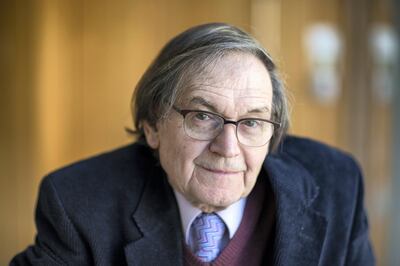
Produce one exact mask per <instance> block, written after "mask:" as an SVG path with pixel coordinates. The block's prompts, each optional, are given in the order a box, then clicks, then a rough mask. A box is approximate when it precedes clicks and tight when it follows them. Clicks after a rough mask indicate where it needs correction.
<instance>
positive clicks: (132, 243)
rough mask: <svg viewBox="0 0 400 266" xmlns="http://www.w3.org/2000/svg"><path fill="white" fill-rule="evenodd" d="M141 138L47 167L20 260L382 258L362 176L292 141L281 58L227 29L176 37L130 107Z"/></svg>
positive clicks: (314, 146) (332, 154) (320, 148)
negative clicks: (376, 252)
mask: <svg viewBox="0 0 400 266" xmlns="http://www.w3.org/2000/svg"><path fill="white" fill-rule="evenodd" d="M132 113H133V117H134V121H135V126H136V132H135V133H137V134H138V142H137V143H135V144H132V145H129V146H127V147H123V148H120V149H117V150H114V151H111V152H108V153H105V154H102V155H99V156H97V157H94V158H91V159H88V160H84V161H81V162H79V163H76V164H73V165H71V166H68V167H66V168H64V169H62V170H59V171H56V172H54V173H52V174H50V175H49V176H47V177H46V178H45V179H44V180H43V182H42V184H41V188H40V194H39V200H38V205H37V212H36V225H37V230H38V233H37V238H36V243H35V245H33V246H31V247H29V248H28V249H27V250H25V251H24V252H22V253H21V254H19V255H17V256H16V257H15V258H14V259H13V260H12V262H11V265H31V264H33V265H307V266H309V265H363V266H365V265H373V264H374V257H373V254H372V250H371V246H370V242H369V237H368V226H367V219H366V214H365V211H364V209H363V186H362V176H361V174H360V171H359V168H358V167H357V165H356V163H355V162H354V161H353V160H352V159H351V158H350V157H349V156H347V155H345V154H343V153H341V152H339V151H337V150H335V149H332V148H329V147H327V146H325V145H322V144H320V143H316V142H314V141H311V140H307V139H301V138H295V137H289V136H286V137H285V132H286V130H287V128H288V111H287V104H286V98H285V92H284V88H283V85H282V82H281V80H280V79H279V76H278V73H277V70H276V68H275V65H274V63H273V61H272V59H271V58H270V56H269V55H268V54H267V53H266V52H265V50H264V49H263V48H262V47H261V46H260V45H259V44H258V43H257V42H256V41H255V40H254V39H253V38H252V37H250V36H249V35H248V34H246V33H244V32H243V31H241V30H239V29H237V28H235V27H233V26H230V25H226V24H207V25H201V26H197V27H194V28H191V29H189V30H187V31H185V32H183V33H181V34H180V35H178V36H177V37H175V38H174V39H172V40H171V41H170V42H169V43H168V44H167V45H166V46H165V47H164V49H163V50H162V51H161V53H160V54H159V55H158V57H157V58H156V59H155V61H154V62H153V64H152V65H151V66H150V67H149V69H148V70H147V71H146V73H145V74H144V75H143V77H142V79H141V80H140V82H139V84H138V86H137V88H136V92H135V95H134V97H133V102H132Z"/></svg>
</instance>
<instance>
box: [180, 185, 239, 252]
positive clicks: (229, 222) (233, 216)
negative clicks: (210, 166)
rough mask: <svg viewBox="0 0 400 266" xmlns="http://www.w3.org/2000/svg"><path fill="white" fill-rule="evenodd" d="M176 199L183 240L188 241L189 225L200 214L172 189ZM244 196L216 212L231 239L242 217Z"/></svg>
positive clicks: (198, 210) (199, 211)
mask: <svg viewBox="0 0 400 266" xmlns="http://www.w3.org/2000/svg"><path fill="white" fill-rule="evenodd" d="M174 193H175V198H176V201H177V202H178V207H179V213H180V216H181V222H182V230H183V233H184V235H185V241H186V243H187V244H188V243H189V235H190V226H191V225H192V222H193V221H194V219H195V218H196V217H197V216H198V215H199V214H201V210H200V209H199V208H196V207H194V206H193V205H192V204H191V203H190V202H189V201H187V200H186V199H185V197H184V196H183V195H182V194H181V193H179V192H177V191H175V190H174ZM246 200H247V199H246V198H241V199H240V200H238V201H237V202H235V203H233V204H231V205H230V206H229V207H228V208H226V209H224V210H222V211H218V212H216V213H217V214H218V216H219V217H221V219H222V220H223V221H224V223H225V224H226V226H227V227H228V231H229V239H231V238H232V237H233V236H234V234H235V233H236V231H237V229H238V228H239V225H240V222H241V221H242V218H243V213H244V208H245V206H246Z"/></svg>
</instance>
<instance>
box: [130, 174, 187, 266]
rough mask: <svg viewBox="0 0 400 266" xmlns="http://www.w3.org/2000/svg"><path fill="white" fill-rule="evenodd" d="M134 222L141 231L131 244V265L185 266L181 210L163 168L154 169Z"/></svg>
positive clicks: (149, 176)
mask: <svg viewBox="0 0 400 266" xmlns="http://www.w3.org/2000/svg"><path fill="white" fill-rule="evenodd" d="M150 171H151V174H150V175H148V176H146V178H147V183H146V185H145V188H144V190H143V194H142V197H141V199H140V202H139V204H138V206H137V209H136V210H135V211H134V213H133V215H132V219H133V220H134V223H135V224H136V226H137V228H138V230H139V231H140V234H139V236H138V237H137V238H136V239H133V240H132V241H131V242H130V243H128V244H127V245H126V246H125V248H124V251H125V257H126V260H127V263H128V265H159V264H160V262H162V264H163V265H181V264H182V258H183V249H182V239H183V235H182V232H181V225H180V219H179V211H178V208H177V205H176V202H175V198H174V196H173V192H172V190H171V188H170V187H169V185H168V184H167V178H166V177H165V174H164V172H163V171H162V169H161V167H159V166H154V167H153V169H152V170H150Z"/></svg>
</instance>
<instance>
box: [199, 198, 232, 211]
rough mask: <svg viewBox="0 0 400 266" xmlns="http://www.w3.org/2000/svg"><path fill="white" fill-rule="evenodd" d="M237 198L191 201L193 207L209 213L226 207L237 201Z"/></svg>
mask: <svg viewBox="0 0 400 266" xmlns="http://www.w3.org/2000/svg"><path fill="white" fill-rule="evenodd" d="M239 199H240V197H239V198H238V199H229V200H228V199H221V200H214V201H202V202H199V201H197V202H194V203H192V204H193V205H194V206H195V207H197V208H199V209H200V210H201V211H202V212H206V213H211V212H217V211H222V210H224V209H226V208H228V207H229V206H230V205H232V204H233V203H235V202H236V201H238V200H239Z"/></svg>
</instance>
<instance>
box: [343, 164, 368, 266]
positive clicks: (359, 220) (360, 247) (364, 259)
mask: <svg viewBox="0 0 400 266" xmlns="http://www.w3.org/2000/svg"><path fill="white" fill-rule="evenodd" d="M358 173H359V174H358V179H357V182H358V186H357V202H356V207H355V212H354V219H353V225H352V231H351V235H350V243H349V249H348V253H347V258H346V265H352V266H353V265H356V266H358V265H359V266H369V265H371V266H372V265H375V258H374V254H373V249H372V246H371V243H370V239H369V230H368V221H367V214H366V211H365V208H364V185H363V177H362V174H361V173H360V170H359V171H358Z"/></svg>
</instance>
